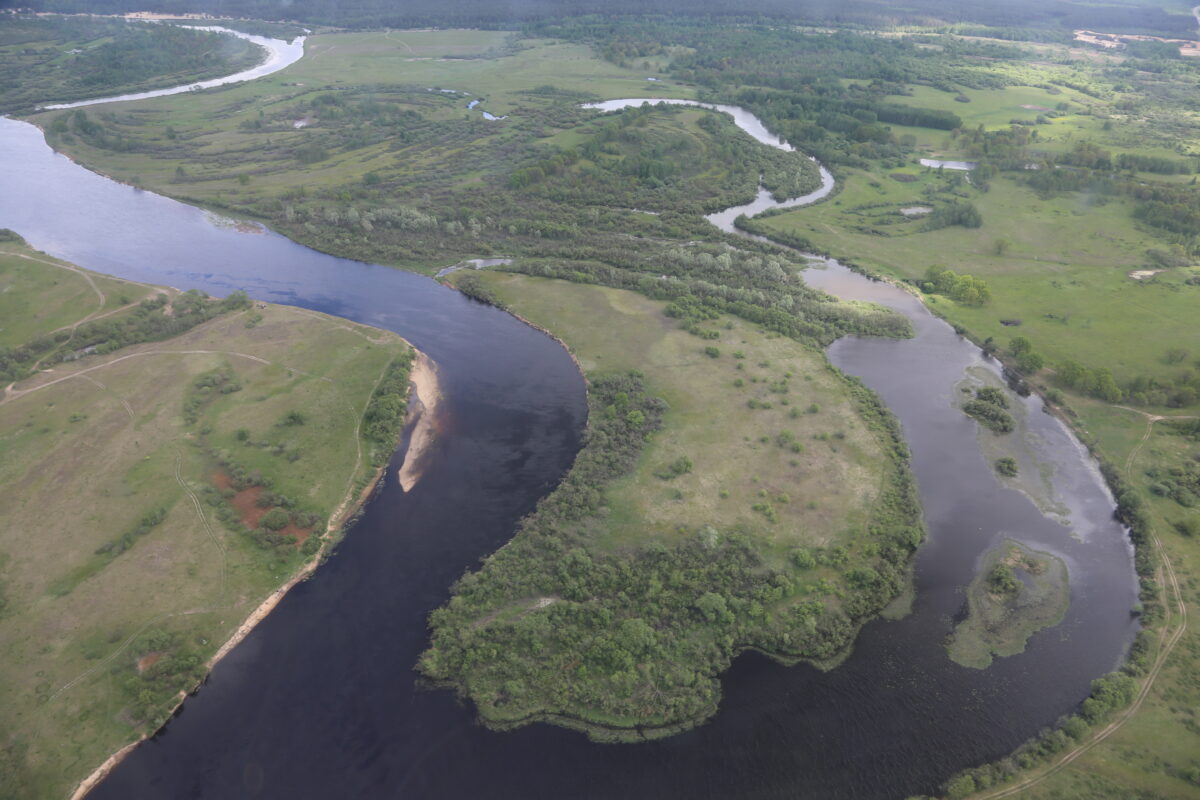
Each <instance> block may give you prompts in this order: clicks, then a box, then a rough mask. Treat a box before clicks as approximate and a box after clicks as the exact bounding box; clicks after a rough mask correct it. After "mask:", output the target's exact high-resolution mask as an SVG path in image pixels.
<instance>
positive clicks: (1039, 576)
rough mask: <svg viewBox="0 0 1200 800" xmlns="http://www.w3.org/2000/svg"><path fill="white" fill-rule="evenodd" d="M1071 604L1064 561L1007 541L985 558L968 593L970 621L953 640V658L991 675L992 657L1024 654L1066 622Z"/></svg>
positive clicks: (950, 646)
mask: <svg viewBox="0 0 1200 800" xmlns="http://www.w3.org/2000/svg"><path fill="white" fill-rule="evenodd" d="M1070 603H1071V585H1070V583H1069V582H1068V580H1067V565H1066V564H1065V563H1064V562H1063V560H1062V559H1061V558H1059V557H1057V556H1054V555H1051V554H1050V553H1043V552H1041V551H1038V550H1034V549H1032V548H1030V547H1028V546H1027V545H1024V544H1022V543H1020V542H1017V541H1014V540H1012V539H1006V540H1005V541H1004V543H1003V544H1001V545H1000V546H999V547H996V548H995V549H993V550H991V551H989V552H988V553H987V554H986V555H985V556H984V557H983V563H982V565H981V567H980V570H979V574H978V575H976V576H975V580H973V581H971V585H970V587H969V588H968V589H967V607H968V612H967V618H966V619H964V620H963V621H962V622H960V623H959V624H958V625H957V626H955V628H954V633H953V634H952V635H951V637H950V640H949V643H948V645H947V649H948V651H949V653H950V658H952V659H953V660H954V661H956V662H958V663H959V664H962V665H963V666H964V667H974V668H975V669H986V668H987V667H989V666H991V663H992V657H993V656H1001V657H1003V656H1012V655H1016V654H1017V653H1022V652H1024V651H1025V644H1026V643H1027V642H1028V641H1029V637H1030V636H1032V635H1033V634H1035V633H1037V632H1038V631H1040V630H1042V629H1043V628H1052V627H1054V626H1055V625H1057V624H1058V623H1059V622H1061V621H1062V618H1063V615H1065V614H1066V613H1067V607H1068V606H1069V605H1070Z"/></svg>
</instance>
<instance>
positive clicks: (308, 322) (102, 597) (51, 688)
mask: <svg viewBox="0 0 1200 800" xmlns="http://www.w3.org/2000/svg"><path fill="white" fill-rule="evenodd" d="M10 249H11V248H10ZM4 264H5V272H4V273H2V275H3V277H2V278H0V280H4V281H7V284H6V285H8V286H12V287H14V291H17V290H20V291H23V292H33V291H40V290H42V289H45V290H46V293H47V296H48V297H49V298H50V299H51V300H52V307H53V308H54V309H55V310H54V313H53V314H51V315H47V314H43V315H42V319H41V320H39V321H37V322H34V321H30V320H24V321H22V322H21V325H20V328H21V330H25V331H28V332H44V331H45V330H46V329H48V328H52V327H60V326H61V325H62V324H63V323H64V322H66V321H67V320H69V318H70V317H71V315H73V314H80V315H82V316H86V315H89V314H92V313H94V311H95V310H96V305H97V303H99V298H98V297H96V296H95V293H94V292H92V290H91V288H90V287H89V286H88V285H87V283H86V278H85V276H86V277H87V278H92V276H90V275H88V274H87V273H84V272H83V271H72V270H69V269H65V268H64V266H63V265H57V264H56V265H53V266H51V265H50V264H49V263H42V262H40V261H29V260H26V259H21V258H17V257H15V256H7V257H6V259H5V261H4ZM11 264H15V265H16V266H10V265H11ZM63 276H65V278H64V277H63ZM92 280H94V281H95V282H96V284H97V286H98V287H101V288H102V290H103V292H104V293H105V294H106V295H110V294H111V296H113V297H116V298H120V297H121V296H128V297H131V298H133V297H139V296H141V295H142V294H144V293H145V292H146V291H147V287H144V286H141V285H138V284H127V283H125V282H123V281H116V280H114V279H99V278H92ZM76 284H77V285H76ZM57 298H60V299H57ZM35 308H36V304H33V303H31V304H29V305H26V306H24V308H23V309H22V310H23V311H25V312H26V314H27V315H32V313H33V311H34V309H35ZM10 320H12V321H13V322H16V320H15V319H14V318H13V317H10V316H6V317H5V321H6V323H7V322H9V321H10ZM16 328H17V326H16V325H14V326H13V329H14V330H15V329H16ZM406 351H407V347H406V345H405V344H404V343H403V342H402V341H400V340H399V338H398V337H396V336H394V335H392V334H389V333H385V332H382V331H377V330H373V329H368V328H365V327H362V326H359V325H355V324H352V323H349V322H345V321H342V320H335V319H333V318H330V317H326V316H323V315H319V314H315V313H310V312H306V311H301V310H298V309H290V308H285V307H279V306H267V305H263V304H258V305H256V306H255V307H254V308H252V309H250V310H247V311H243V312H240V313H232V314H226V315H224V316H219V317H217V318H215V319H213V320H210V321H209V322H206V323H203V324H201V325H199V326H197V327H195V328H193V329H192V330H190V331H188V332H186V333H184V334H182V335H180V336H177V337H175V338H173V339H169V340H166V341H160V342H153V343H148V344H141V345H134V346H131V347H127V348H124V349H121V350H117V351H116V352H114V353H111V354H108V355H104V356H91V357H88V358H83V359H80V360H78V361H74V362H70V363H66V364H59V365H56V366H55V367H54V368H53V369H52V370H48V371H43V372H40V373H39V374H37V375H35V376H33V377H31V378H29V379H26V380H25V381H21V382H18V383H17V384H15V385H14V386H12V387H10V388H9V390H8V392H7V393H6V394H5V396H4V398H3V400H2V401H0V454H2V457H0V485H3V486H5V488H6V492H5V493H4V495H3V497H2V498H0V517H2V518H3V519H4V520H5V526H4V528H3V530H2V531H0V597H2V598H3V600H2V602H0V649H3V651H4V653H5V658H4V660H3V663H2V664H0V730H3V731H4V732H3V734H0V796H3V797H55V796H63V795H65V794H66V793H67V791H68V790H69V789H70V787H71V786H72V785H74V784H75V783H76V782H78V781H79V780H81V779H82V778H83V777H84V776H85V775H86V774H87V773H88V772H89V771H91V770H92V769H94V768H95V767H96V766H98V765H99V763H100V762H102V761H103V760H104V759H105V758H106V757H107V756H108V755H109V754H111V753H112V752H113V751H115V750H116V749H118V748H119V747H120V746H121V745H123V744H125V743H127V742H129V741H132V740H134V739H136V738H137V737H138V736H140V735H142V734H143V733H146V732H149V731H152V730H154V729H155V728H156V727H157V726H158V725H159V724H161V722H162V721H163V720H164V718H165V715H166V713H167V712H168V711H169V709H170V707H171V706H172V705H173V704H174V702H175V700H176V697H177V694H178V693H179V692H180V690H182V689H187V688H190V686H191V685H192V684H193V683H194V682H195V681H196V680H197V679H198V678H199V677H201V676H202V675H203V674H204V672H205V668H204V663H205V661H206V659H208V658H209V657H210V656H211V655H212V654H213V653H214V652H215V650H216V649H217V647H218V646H219V645H220V644H221V643H223V642H224V641H225V640H226V639H228V638H229V637H230V635H231V634H232V633H233V631H234V630H235V629H236V628H237V627H238V626H239V625H240V624H241V623H242V621H243V620H244V619H245V618H246V616H247V615H248V614H249V613H250V611H251V610H253V609H254V608H255V607H256V606H258V604H259V603H260V602H261V601H262V600H263V599H264V598H265V597H266V596H267V595H268V594H269V593H270V592H272V591H273V590H275V589H276V588H278V587H279V586H280V585H282V584H283V583H284V582H285V581H287V580H288V579H289V578H290V577H291V576H292V575H293V574H294V573H295V572H296V571H297V570H298V569H299V568H300V567H301V565H302V564H304V563H305V562H306V561H308V560H309V558H310V556H311V554H312V553H313V552H314V549H315V548H314V545H315V544H316V542H317V537H319V536H321V534H322V533H323V531H324V527H325V521H326V520H327V519H328V518H329V517H330V516H331V515H333V514H334V512H335V510H336V509H338V508H339V506H342V505H343V504H344V503H345V502H346V500H347V498H348V496H350V495H351V494H352V493H353V492H354V491H355V490H356V489H357V488H359V487H360V486H361V482H362V481H363V480H364V479H365V478H366V477H367V475H368V474H369V472H370V469H371V467H370V465H369V463H368V460H367V458H366V457H365V454H364V443H363V442H362V440H361V439H360V436H359V432H358V426H359V420H360V419H361V417H362V414H363V410H364V407H365V405H366V403H367V400H368V398H369V397H370V395H371V393H372V390H373V389H374V387H375V385H376V383H377V381H378V380H379V379H380V376H381V375H382V373H383V371H384V369H385V368H386V367H387V366H388V364H389V363H391V361H392V360H393V359H394V358H395V357H397V356H398V355H400V354H402V353H404V352H406ZM217 374H222V375H223V376H224V382H223V383H221V384H220V387H219V390H216V391H207V392H205V391H202V390H200V389H198V388H197V387H198V385H199V384H201V383H205V382H206V381H205V378H206V377H211V376H214V375H217ZM207 382H209V383H212V381H211V380H210V381H207ZM235 386H236V387H240V388H238V389H237V390H236V391H233V390H232V389H234V387H235ZM223 390H228V391H223ZM189 419H190V420H191V421H189ZM222 461H224V462H225V463H224V465H223V464H222V463H221V462H222ZM239 471H241V472H244V473H245V474H246V475H247V476H248V478H247V480H246V481H244V482H243V483H242V484H237V485H234V486H233V487H231V488H228V489H226V490H225V491H222V490H221V488H220V487H224V486H229V481H228V479H227V478H228V476H229V475H234V476H236V474H237V473H238V472H239ZM267 485H269V487H270V491H269V492H267V491H265V490H264V488H263V487H265V486H267ZM285 498H286V499H285ZM258 499H265V500H266V502H265V503H264V504H261V505H260V504H258V503H256V502H255V500H258ZM284 505H286V506H287V509H286V512H284V511H281V512H280V513H282V514H283V519H284V520H286V525H285V526H284V527H282V530H280V531H279V532H278V533H277V534H274V536H275V538H273V539H270V538H268V537H267V535H266V534H267V532H268V531H267V529H266V528H262V529H261V530H259V531H258V532H257V533H255V534H248V533H238V532H234V531H233V530H231V529H230V528H229V527H228V526H227V525H223V524H222V522H221V521H220V519H219V518H220V517H221V516H222V514H224V515H225V516H226V517H228V518H229V519H232V520H238V519H239V518H240V523H241V525H244V526H246V527H248V528H255V527H258V526H266V525H269V524H271V523H270V522H269V517H268V516H266V515H267V514H268V512H270V513H274V512H273V511H272V509H273V508H283V507H284ZM276 516H278V515H276ZM148 518H149V522H148V521H147V520H148ZM310 542H311V543H312V544H309V543H310Z"/></svg>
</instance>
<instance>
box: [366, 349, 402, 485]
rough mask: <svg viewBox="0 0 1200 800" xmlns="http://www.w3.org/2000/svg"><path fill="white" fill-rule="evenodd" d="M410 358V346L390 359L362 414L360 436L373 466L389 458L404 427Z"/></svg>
mask: <svg viewBox="0 0 1200 800" xmlns="http://www.w3.org/2000/svg"><path fill="white" fill-rule="evenodd" d="M413 357H414V354H413V351H412V350H411V349H410V350H406V351H405V352H404V353H403V354H401V355H399V356H396V358H394V359H392V363H391V364H388V367H387V371H386V372H385V373H384V376H383V379H382V380H381V381H380V382H379V385H378V386H376V387H375V391H374V393H373V394H372V395H371V400H370V402H368V403H367V410H366V413H365V414H363V433H362V435H363V439H365V440H366V441H367V444H368V446H369V447H370V461H371V463H372V464H374V465H375V466H380V465H382V464H385V463H387V460H388V459H389V458H391V456H392V452H393V451H395V449H396V443H397V441H398V440H399V439H400V431H401V430H402V429H403V428H404V420H405V417H406V415H407V413H408V394H409V382H408V375H409V371H410V370H411V368H412V363H413Z"/></svg>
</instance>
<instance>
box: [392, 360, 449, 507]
mask: <svg viewBox="0 0 1200 800" xmlns="http://www.w3.org/2000/svg"><path fill="white" fill-rule="evenodd" d="M409 380H410V381H411V382H412V385H413V396H412V397H411V398H410V399H409V409H410V411H409V413H410V414H411V415H414V416H415V417H416V422H415V423H414V425H413V430H412V434H411V436H410V437H409V440H408V450H407V451H406V452H405V454H404V464H403V465H402V466H401V467H400V474H399V478H400V486H401V487H402V488H403V489H404V491H406V492H409V491H412V488H413V487H414V486H416V485H417V481H419V480H421V475H422V474H423V472H424V467H425V464H424V462H425V455H426V452H427V451H428V450H429V446H430V445H431V444H433V441H434V439H436V438H437V422H438V420H437V414H438V404H439V403H440V401H441V398H442V391H441V387H440V385H439V384H438V377H437V368H436V367H435V366H434V363H433V362H432V361H431V360H429V359H428V358H427V357H426V356H425V355H424V354H423V353H420V352H418V353H417V358H416V360H415V361H414V362H413V366H412V371H411V372H410V373H409Z"/></svg>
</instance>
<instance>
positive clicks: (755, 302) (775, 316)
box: [500, 245, 912, 345]
mask: <svg viewBox="0 0 1200 800" xmlns="http://www.w3.org/2000/svg"><path fill="white" fill-rule="evenodd" d="M653 256H657V259H654V258H653ZM643 257H644V256H643ZM609 260H610V261H617V259H615V258H612V257H611V256H610V259H609ZM786 263H787V262H781V261H779V260H778V259H776V258H771V257H769V256H763V255H761V254H758V253H754V252H747V251H742V250H736V249H733V248H729V247H726V246H724V245H710V246H707V247H673V248H664V249H661V250H659V251H658V252H657V253H654V254H652V260H650V262H649V264H648V265H647V266H646V267H642V268H640V269H636V268H635V269H627V268H622V266H623V265H620V263H619V262H618V264H617V265H613V264H611V263H609V264H604V263H594V262H588V261H573V262H569V263H562V262H557V261H542V260H537V261H528V260H521V261H518V262H516V263H514V264H511V265H508V266H505V267H500V269H504V270H508V271H513V272H524V273H526V274H530V275H535V276H538V277H547V278H560V279H563V280H569V281H574V282H576V283H595V284H600V285H602V286H611V287H613V288H618V289H631V290H633V291H637V292H640V293H641V294H644V295H646V296H647V297H651V298H654V299H656V300H667V301H674V302H675V303H676V304H677V305H687V304H695V305H696V306H698V307H702V308H705V309H707V310H709V311H712V312H717V313H729V314H734V315H736V316H739V317H741V318H743V319H746V320H749V321H751V322H754V323H757V324H760V325H762V326H763V327H765V328H767V329H769V330H773V331H776V332H778V333H782V334H784V335H785V336H789V337H791V338H793V339H800V340H804V339H809V340H812V341H814V342H816V343H819V344H822V345H825V344H829V343H830V342H832V341H833V340H834V339H837V338H839V337H841V336H845V335H848V334H856V335H860V336H888V337H894V338H906V337H908V336H911V335H912V328H911V325H910V324H909V322H908V320H907V319H906V318H905V317H903V316H902V315H899V314H896V313H893V312H890V311H863V310H860V309H858V308H855V307H853V306H850V305H847V304H845V303H840V302H838V301H836V300H835V299H834V298H832V297H830V296H829V295H826V294H825V293H824V292H820V291H817V290H815V289H812V288H811V287H809V286H808V285H807V284H805V283H804V282H803V281H802V280H800V279H799V278H798V277H797V276H796V274H795V273H794V272H789V271H787V270H785V268H784V265H785V264H786ZM651 264H652V266H651ZM629 266H631V267H637V266H640V265H639V264H630V265H629ZM788 266H789V268H790V265H788ZM647 273H651V274H647Z"/></svg>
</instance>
